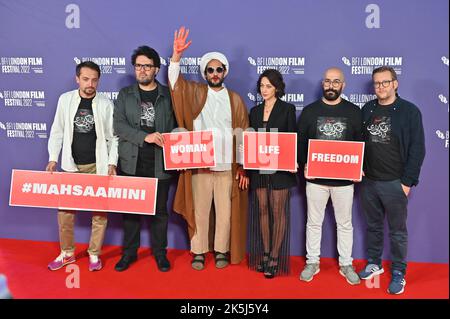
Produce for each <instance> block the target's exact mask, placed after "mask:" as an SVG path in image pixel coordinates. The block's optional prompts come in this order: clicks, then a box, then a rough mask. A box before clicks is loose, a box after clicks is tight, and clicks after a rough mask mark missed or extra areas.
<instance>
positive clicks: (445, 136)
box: [436, 94, 449, 149]
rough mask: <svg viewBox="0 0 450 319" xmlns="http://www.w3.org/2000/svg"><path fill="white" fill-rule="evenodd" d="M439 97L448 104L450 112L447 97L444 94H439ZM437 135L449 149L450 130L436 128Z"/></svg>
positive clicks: (443, 102)
mask: <svg viewBox="0 0 450 319" xmlns="http://www.w3.org/2000/svg"><path fill="white" fill-rule="evenodd" d="M438 98H439V101H441V103H442V104H444V105H447V112H448V111H449V108H448V99H447V97H446V96H445V95H444V94H439V95H438ZM436 136H437V138H439V139H440V140H442V141H443V142H444V147H445V148H447V149H448V138H449V131H448V130H447V131H441V130H436Z"/></svg>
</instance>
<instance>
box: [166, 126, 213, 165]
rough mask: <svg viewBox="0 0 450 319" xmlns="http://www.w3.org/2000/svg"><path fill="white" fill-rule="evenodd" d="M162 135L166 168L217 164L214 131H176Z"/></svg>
mask: <svg viewBox="0 0 450 319" xmlns="http://www.w3.org/2000/svg"><path fill="white" fill-rule="evenodd" d="M162 135H163V137H164V146H163V154H164V167H165V169H166V170H175V169H189V168H207V167H215V166H216V158H215V153H214V134H213V132H212V131H190V132H176V133H164V134H162Z"/></svg>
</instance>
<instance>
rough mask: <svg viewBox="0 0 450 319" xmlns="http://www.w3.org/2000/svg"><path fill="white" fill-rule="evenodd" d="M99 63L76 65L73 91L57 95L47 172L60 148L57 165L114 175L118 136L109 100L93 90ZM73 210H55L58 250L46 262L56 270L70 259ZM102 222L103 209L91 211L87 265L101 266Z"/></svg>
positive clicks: (104, 219) (72, 259)
mask: <svg viewBox="0 0 450 319" xmlns="http://www.w3.org/2000/svg"><path fill="white" fill-rule="evenodd" d="M99 79H100V67H99V66H98V65H97V64H95V63H94V62H91V61H85V62H82V63H80V64H78V65H77V67H76V81H77V83H78V85H79V88H78V89H77V90H73V91H69V92H66V93H63V94H62V95H61V96H60V97H59V100H58V106H57V109H56V114H55V119H54V121H53V125H52V128H51V131H50V137H49V140H48V152H49V162H48V165H47V167H46V169H45V170H46V171H49V172H54V171H55V170H56V166H57V162H58V158H59V155H60V153H61V149H62V154H61V169H62V170H63V171H66V172H79V173H87V174H99V175H116V166H117V159H118V153H117V145H118V138H117V137H116V136H114V133H113V112H114V105H113V103H112V101H111V100H109V99H108V98H106V97H104V96H101V95H99V94H97V85H98V82H99ZM75 213H76V212H75V211H61V210H60V211H58V226H59V240H60V246H61V253H60V254H59V256H58V257H57V258H56V259H55V260H53V261H52V262H50V263H49V264H48V268H49V269H50V270H57V269H60V268H62V267H63V266H65V265H68V264H70V263H73V262H75V254H74V253H75V241H74V224H75ZM106 225H107V215H106V213H100V212H94V213H93V217H92V232H91V238H90V242H89V249H88V253H89V270H90V271H95V270H100V269H101V268H102V263H101V260H100V258H99V256H100V254H101V247H102V245H103V239H104V237H105V231H106Z"/></svg>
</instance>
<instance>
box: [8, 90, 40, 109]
mask: <svg viewBox="0 0 450 319" xmlns="http://www.w3.org/2000/svg"><path fill="white" fill-rule="evenodd" d="M0 100H3V105H4V106H8V107H32V106H37V107H44V106H45V91H18V90H3V91H1V90H0Z"/></svg>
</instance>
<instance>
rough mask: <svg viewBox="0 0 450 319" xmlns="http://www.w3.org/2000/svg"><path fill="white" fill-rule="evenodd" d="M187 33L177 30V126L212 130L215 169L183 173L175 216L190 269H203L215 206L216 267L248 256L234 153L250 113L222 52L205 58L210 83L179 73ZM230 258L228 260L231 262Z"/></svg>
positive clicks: (243, 183)
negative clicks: (227, 82)
mask: <svg viewBox="0 0 450 319" xmlns="http://www.w3.org/2000/svg"><path fill="white" fill-rule="evenodd" d="M188 34H189V30H185V29H184V27H182V28H180V30H179V31H175V37H174V45H173V55H172V58H171V63H170V66H169V82H170V86H169V87H170V90H171V94H172V100H173V107H174V112H175V117H176V119H177V122H178V125H179V126H180V127H183V128H185V129H187V130H189V131H198V130H205V129H213V130H214V133H215V134H214V138H215V153H216V167H214V168H211V169H192V170H185V171H181V172H180V176H179V180H178V187H177V191H176V194H175V200H174V211H175V212H177V213H179V214H181V215H182V216H183V217H184V218H185V220H186V221H187V224H188V232H189V238H190V240H191V252H192V253H193V256H194V258H193V260H192V267H193V268H194V269H196V270H202V269H203V268H204V266H205V254H206V253H207V252H209V250H210V249H209V247H210V243H209V221H210V211H211V205H212V202H213V201H214V208H215V213H216V216H215V230H214V232H215V235H214V245H213V247H214V252H215V264H216V267H217V268H224V267H226V266H227V265H228V263H229V261H231V263H232V264H237V263H240V262H241V261H242V259H243V258H244V256H245V251H246V232H247V207H248V193H247V187H248V177H246V176H245V173H244V170H243V169H242V167H241V166H240V165H239V164H238V163H237V161H236V149H237V146H238V145H239V144H240V141H241V139H242V136H241V134H239V133H242V131H243V130H245V129H246V128H247V127H248V125H249V124H248V113H247V108H246V106H245V104H244V102H243V100H242V98H241V97H240V96H239V95H238V94H237V93H235V92H233V91H231V90H228V89H227V88H225V87H224V86H223V81H224V78H225V76H226V75H227V74H228V72H229V69H230V66H229V63H228V60H227V59H226V57H225V56H224V55H223V54H221V53H219V52H209V53H207V54H205V55H204V56H203V57H202V59H201V62H200V72H201V75H202V77H203V78H204V79H205V80H206V81H207V82H208V84H206V83H197V82H192V81H187V80H185V79H184V78H183V76H182V75H181V74H180V63H179V62H180V59H181V56H182V53H183V52H184V51H185V50H186V49H187V48H188V47H189V45H190V44H191V41H189V42H187V43H186V39H187V36H188ZM229 258H230V259H229Z"/></svg>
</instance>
